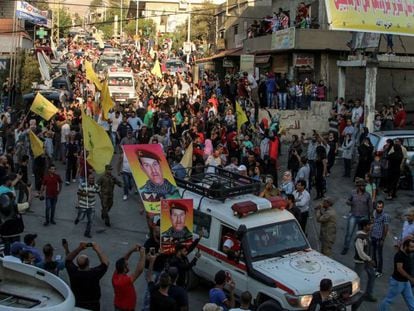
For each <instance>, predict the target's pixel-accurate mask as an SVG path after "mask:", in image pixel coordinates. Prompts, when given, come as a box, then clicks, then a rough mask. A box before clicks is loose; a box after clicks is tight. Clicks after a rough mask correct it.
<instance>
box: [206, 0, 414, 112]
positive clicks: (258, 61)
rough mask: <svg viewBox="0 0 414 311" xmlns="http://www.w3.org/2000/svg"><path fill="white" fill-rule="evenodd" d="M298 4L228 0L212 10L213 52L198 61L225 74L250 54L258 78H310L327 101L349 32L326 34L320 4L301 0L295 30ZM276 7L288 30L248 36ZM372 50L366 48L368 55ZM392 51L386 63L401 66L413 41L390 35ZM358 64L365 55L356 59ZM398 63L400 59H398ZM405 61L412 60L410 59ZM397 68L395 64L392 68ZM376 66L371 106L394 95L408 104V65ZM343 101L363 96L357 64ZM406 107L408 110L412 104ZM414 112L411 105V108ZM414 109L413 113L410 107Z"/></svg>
mask: <svg viewBox="0 0 414 311" xmlns="http://www.w3.org/2000/svg"><path fill="white" fill-rule="evenodd" d="M301 2H302V0H257V1H253V0H247V1H241V0H228V1H227V2H226V3H224V4H222V5H221V6H219V8H218V9H217V12H216V21H217V26H216V33H217V35H216V42H215V44H216V50H217V54H216V55H215V56H213V57H210V58H208V59H204V60H201V61H200V63H204V64H205V65H208V66H207V67H208V68H214V69H215V70H216V71H218V72H220V73H222V74H224V73H226V72H234V71H237V70H238V66H239V62H240V55H241V54H252V55H255V66H256V67H257V68H258V72H259V73H260V74H264V73H267V72H275V73H286V74H288V78H289V79H292V80H303V79H304V78H310V79H312V80H314V81H317V82H318V81H319V80H324V81H325V85H327V88H328V99H329V100H333V99H334V97H335V96H337V95H338V74H339V73H338V61H347V60H348V56H349V55H350V48H349V47H348V45H349V43H350V41H351V40H352V34H351V33H350V32H346V31H332V30H329V27H328V20H327V15H326V7H325V1H324V0H317V1H312V2H310V1H309V0H308V1H305V4H306V5H307V6H308V10H309V15H310V23H309V24H310V25H309V26H310V27H309V28H295V25H294V21H295V17H296V12H297V8H298V5H299V4H300V3H301ZM279 9H281V10H283V11H285V12H287V14H288V15H289V16H290V27H291V28H289V29H285V30H282V31H278V32H276V33H271V31H270V33H269V34H267V35H263V36H257V37H248V31H249V28H250V27H251V26H252V24H253V23H254V22H255V21H257V23H259V24H260V22H261V21H262V20H263V19H265V18H271V16H272V13H273V12H278V11H279ZM373 52H374V49H366V50H365V54H369V55H371V54H372V53H373ZM385 52H386V40H385V37H384V35H383V36H381V38H380V43H379V49H378V51H377V53H378V54H379V55H381V54H385ZM394 52H395V53H396V54H397V56H389V57H387V58H388V59H389V60H390V61H391V62H394V63H395V62H396V61H397V62H400V59H398V60H397V59H396V57H399V56H402V55H404V56H412V55H413V56H414V38H413V37H408V36H394ZM359 58H360V59H361V60H363V59H365V58H366V56H363V55H362V56H359ZM401 62H402V61H401ZM404 62H411V57H409V58H408V59H405V60H404ZM397 67H398V66H397ZM397 67H394V66H380V68H378V74H377V76H376V77H377V78H376V79H377V84H376V89H377V92H376V102H377V103H378V102H382V103H388V102H389V99H390V98H391V97H393V96H395V95H397V94H398V95H401V96H402V98H403V100H404V101H405V102H407V103H409V104H410V105H411V101H412V98H414V90H413V89H412V88H411V87H410V85H411V82H410V80H411V78H410V77H411V76H412V74H413V73H414V72H413V69H412V68H411V66H399V68H397ZM346 76H347V79H346V87H344V90H345V93H344V94H343V95H345V97H346V98H348V99H349V98H356V97H359V98H362V99H364V98H365V68H360V67H358V66H353V67H349V68H347V69H346ZM410 105H409V106H408V109H409V110H410V107H411V106H410ZM413 108H414V107H413ZM413 110H414V109H413Z"/></svg>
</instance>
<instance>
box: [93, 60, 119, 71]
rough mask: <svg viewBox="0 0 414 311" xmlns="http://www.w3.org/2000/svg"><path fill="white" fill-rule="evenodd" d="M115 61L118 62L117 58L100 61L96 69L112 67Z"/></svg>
mask: <svg viewBox="0 0 414 311" xmlns="http://www.w3.org/2000/svg"><path fill="white" fill-rule="evenodd" d="M117 60H118V59H117V58H105V59H101V60H100V61H99V63H98V67H99V68H101V69H102V68H104V67H108V66H112V65H114V64H116V62H117Z"/></svg>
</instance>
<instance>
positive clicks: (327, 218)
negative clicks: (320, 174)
mask: <svg viewBox="0 0 414 311" xmlns="http://www.w3.org/2000/svg"><path fill="white" fill-rule="evenodd" d="M332 206H333V201H332V200H331V199H329V198H325V199H324V200H323V201H322V204H321V205H319V206H318V207H316V208H315V210H316V220H317V221H318V222H319V223H320V224H321V231H320V235H319V238H320V241H321V253H322V254H324V255H326V256H329V257H332V246H333V245H334V243H335V238H336V212H335V210H334V209H333V207H332Z"/></svg>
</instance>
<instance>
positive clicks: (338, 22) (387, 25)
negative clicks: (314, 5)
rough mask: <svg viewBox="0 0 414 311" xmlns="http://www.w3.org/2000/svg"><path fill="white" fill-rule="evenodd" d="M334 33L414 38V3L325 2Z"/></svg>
mask: <svg viewBox="0 0 414 311" xmlns="http://www.w3.org/2000/svg"><path fill="white" fill-rule="evenodd" d="M325 3H326V9H327V12H328V23H329V25H330V28H331V29H333V30H345V31H359V32H373V33H385V34H396V35H411V36H413V35H414V28H413V27H412V26H413V13H414V0H405V1H401V0H387V1H356V0H355V1H350V0H325Z"/></svg>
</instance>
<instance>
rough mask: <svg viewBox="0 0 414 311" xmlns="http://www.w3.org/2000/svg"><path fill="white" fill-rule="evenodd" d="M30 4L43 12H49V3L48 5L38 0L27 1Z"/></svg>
mask: <svg viewBox="0 0 414 311" xmlns="http://www.w3.org/2000/svg"><path fill="white" fill-rule="evenodd" d="M27 2H28V3H30V4H31V5H33V6H34V7H36V8H38V9H39V10H42V11H47V10H49V3H47V2H46V1H40V2H39V1H37V0H31V1H27Z"/></svg>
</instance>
